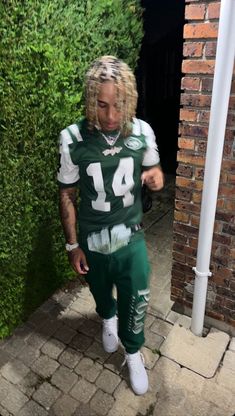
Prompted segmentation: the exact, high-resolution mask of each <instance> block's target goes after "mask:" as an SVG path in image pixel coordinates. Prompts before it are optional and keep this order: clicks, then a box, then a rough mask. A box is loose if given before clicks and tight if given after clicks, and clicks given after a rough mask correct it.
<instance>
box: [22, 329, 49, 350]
mask: <svg viewBox="0 0 235 416" xmlns="http://www.w3.org/2000/svg"><path fill="white" fill-rule="evenodd" d="M48 337H49V335H48V336H45V335H43V334H38V333H36V332H32V333H31V335H30V336H29V337H28V339H27V344H28V345H30V346H31V347H32V348H35V349H38V350H39V349H40V348H41V347H42V346H43V344H45V342H46V341H47V339H48Z"/></svg>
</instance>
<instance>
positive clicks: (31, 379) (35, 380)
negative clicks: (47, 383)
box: [18, 371, 44, 397]
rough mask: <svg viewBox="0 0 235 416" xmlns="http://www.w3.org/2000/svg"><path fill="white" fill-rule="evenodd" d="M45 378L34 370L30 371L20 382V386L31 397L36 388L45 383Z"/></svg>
mask: <svg viewBox="0 0 235 416" xmlns="http://www.w3.org/2000/svg"><path fill="white" fill-rule="evenodd" d="M43 381H44V380H43V378H41V377H40V376H39V375H38V374H35V373H34V372H33V371H29V373H28V374H27V375H26V376H25V377H24V378H23V379H22V380H21V381H20V382H19V383H18V388H19V389H20V391H22V393H24V394H25V395H26V396H28V397H31V396H32V394H33V393H34V392H35V390H36V389H37V388H38V386H40V384H42V383H43Z"/></svg>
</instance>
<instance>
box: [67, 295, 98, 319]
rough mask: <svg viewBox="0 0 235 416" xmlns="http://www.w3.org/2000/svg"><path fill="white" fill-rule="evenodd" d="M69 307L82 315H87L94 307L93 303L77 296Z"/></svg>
mask: <svg viewBox="0 0 235 416" xmlns="http://www.w3.org/2000/svg"><path fill="white" fill-rule="evenodd" d="M71 309H73V310H74V311H75V312H79V313H80V314H81V315H83V316H89V313H90V312H92V310H94V309H95V303H93V302H90V300H89V301H87V300H86V299H82V298H78V299H77V300H76V301H75V302H73V304H72V305H71Z"/></svg>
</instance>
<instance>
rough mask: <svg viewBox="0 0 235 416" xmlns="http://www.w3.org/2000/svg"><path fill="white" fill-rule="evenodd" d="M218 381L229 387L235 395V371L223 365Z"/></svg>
mask: <svg viewBox="0 0 235 416" xmlns="http://www.w3.org/2000/svg"><path fill="white" fill-rule="evenodd" d="M217 383H218V384H220V385H221V386H223V387H224V388H227V389H229V390H230V391H232V392H233V393H234V395H235V372H234V371H232V370H230V369H229V368H226V367H222V368H220V369H219V372H218V375H217Z"/></svg>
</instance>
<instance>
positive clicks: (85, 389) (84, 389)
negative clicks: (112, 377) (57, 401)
mask: <svg viewBox="0 0 235 416" xmlns="http://www.w3.org/2000/svg"><path fill="white" fill-rule="evenodd" d="M96 390H97V388H96V386H94V384H92V383H89V381H86V380H83V379H81V380H79V381H78V382H77V383H76V384H75V386H74V387H73V388H72V390H71V391H70V395H71V396H72V397H74V398H75V399H76V400H78V401H80V402H82V403H88V402H89V400H90V399H91V397H92V396H93V395H94V394H95V392H96Z"/></svg>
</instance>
